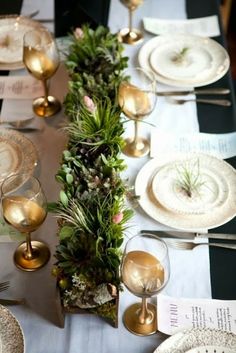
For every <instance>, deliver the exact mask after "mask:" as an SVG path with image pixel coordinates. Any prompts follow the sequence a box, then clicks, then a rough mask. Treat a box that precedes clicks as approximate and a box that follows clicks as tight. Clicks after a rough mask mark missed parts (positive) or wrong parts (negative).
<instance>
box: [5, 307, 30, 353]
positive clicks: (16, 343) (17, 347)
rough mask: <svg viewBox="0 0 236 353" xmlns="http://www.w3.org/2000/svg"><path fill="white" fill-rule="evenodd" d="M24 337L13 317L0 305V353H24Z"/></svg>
mask: <svg viewBox="0 0 236 353" xmlns="http://www.w3.org/2000/svg"><path fill="white" fill-rule="evenodd" d="M24 346H25V345H24V336H23V332H22V329H21V326H20V324H19V322H18V321H17V319H16V318H15V316H14V315H13V314H12V313H11V312H10V311H9V310H8V309H7V308H5V307H4V306H2V305H0V353H24Z"/></svg>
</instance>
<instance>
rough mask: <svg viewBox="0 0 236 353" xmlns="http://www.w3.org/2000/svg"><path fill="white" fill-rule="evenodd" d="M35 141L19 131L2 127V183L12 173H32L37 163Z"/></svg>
mask: <svg viewBox="0 0 236 353" xmlns="http://www.w3.org/2000/svg"><path fill="white" fill-rule="evenodd" d="M37 160H38V156H37V151H36V148H35V146H34V145H33V143H32V142H31V141H30V140H29V139H28V138H26V137H25V136H24V135H23V134H21V133H20V132H18V131H13V130H10V129H4V128H1V129H0V184H1V183H2V181H3V180H4V179H5V178H6V177H8V176H10V175H11V174H16V173H24V174H28V175H31V174H32V173H33V171H34V168H35V166H36V165H37Z"/></svg>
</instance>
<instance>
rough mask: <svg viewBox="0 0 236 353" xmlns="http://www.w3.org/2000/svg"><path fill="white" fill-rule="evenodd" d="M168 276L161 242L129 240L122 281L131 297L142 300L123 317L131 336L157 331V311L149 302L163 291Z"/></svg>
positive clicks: (155, 239)
mask: <svg viewBox="0 0 236 353" xmlns="http://www.w3.org/2000/svg"><path fill="white" fill-rule="evenodd" d="M169 274H170V269H169V256H168V248H167V245H166V243H165V242H164V241H163V240H162V239H160V238H158V237H157V236H155V235H151V234H148V233H142V234H138V235H136V236H134V237H132V238H131V239H129V240H128V242H127V244H126V247H125V250H124V254H123V259H122V264H121V276H122V281H123V283H124V284H125V286H126V287H127V288H128V290H129V291H130V292H131V293H133V294H134V295H136V296H138V297H141V298H142V302H141V303H135V304H133V305H131V306H130V307H128V308H127V309H126V311H125V313H124V316H123V321H124V325H125V326H126V328H127V329H128V330H129V331H131V332H132V333H135V334H137V335H140V336H147V335H151V334H153V333H155V332H156V331H157V308H156V306H155V305H154V304H151V303H147V299H148V298H149V297H152V296H153V295H155V294H157V293H158V292H159V291H160V290H162V289H163V288H164V286H165V285H166V283H167V282H168V279H169Z"/></svg>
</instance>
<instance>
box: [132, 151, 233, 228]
mask: <svg viewBox="0 0 236 353" xmlns="http://www.w3.org/2000/svg"><path fill="white" fill-rule="evenodd" d="M191 158H194V159H195V160H196V159H199V160H202V159H203V160H204V164H205V165H206V164H208V166H209V168H211V167H210V166H212V167H214V169H216V168H217V170H218V174H219V175H220V176H221V177H222V178H223V179H225V180H227V183H228V187H229V190H228V191H227V190H226V194H227V193H228V197H226V198H225V199H224V198H223V199H222V200H223V201H224V202H222V204H221V205H218V207H215V208H214V207H213V209H208V210H207V212H205V213H203V214H202V213H200V214H196V213H190V214H181V213H180V212H176V210H170V209H168V208H166V207H164V206H163V205H162V204H161V203H160V202H159V201H158V200H157V197H156V196H155V195H154V194H153V190H152V180H153V177H154V176H155V175H156V173H157V172H158V170H159V169H160V168H161V167H163V166H164V165H166V164H167V163H173V164H175V163H176V162H184V161H187V160H189V159H191ZM221 191H223V190H221ZM135 194H136V195H137V196H139V200H138V202H139V204H140V206H141V207H142V209H143V210H144V211H145V212H146V214H147V215H149V216H150V217H151V218H153V219H155V220H156V221H158V222H160V223H162V224H165V225H167V226H169V227H173V228H176V229H180V230H189V231H191V230H196V229H203V228H208V229H211V228H215V227H218V226H220V225H222V224H224V223H226V222H228V221H229V220H231V219H232V218H234V217H235V215H236V171H235V169H234V168H233V167H232V166H231V165H230V164H228V163H227V162H225V161H223V160H221V159H218V158H216V157H213V156H209V155H207V154H203V153H192V154H183V153H175V154H169V155H168V154H165V155H163V156H159V157H158V158H154V159H152V160H150V161H149V162H147V163H146V164H145V165H144V166H143V167H142V168H141V169H140V171H139V173H138V175H137V177H136V180H135Z"/></svg>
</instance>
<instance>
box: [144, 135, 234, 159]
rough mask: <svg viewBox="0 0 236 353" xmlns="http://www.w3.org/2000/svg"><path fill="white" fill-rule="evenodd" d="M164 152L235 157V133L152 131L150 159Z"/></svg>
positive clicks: (223, 157)
mask: <svg viewBox="0 0 236 353" xmlns="http://www.w3.org/2000/svg"><path fill="white" fill-rule="evenodd" d="M166 152H182V153H191V152H202V153H207V154H210V155H213V156H215V157H218V158H222V159H226V158H230V157H233V156H236V132H230V133H226V134H206V133H192V134H181V135H177V134H171V133H165V132H161V131H158V129H154V130H153V131H152V132H151V152H150V155H151V157H157V156H158V155H161V154H163V153H166Z"/></svg>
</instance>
